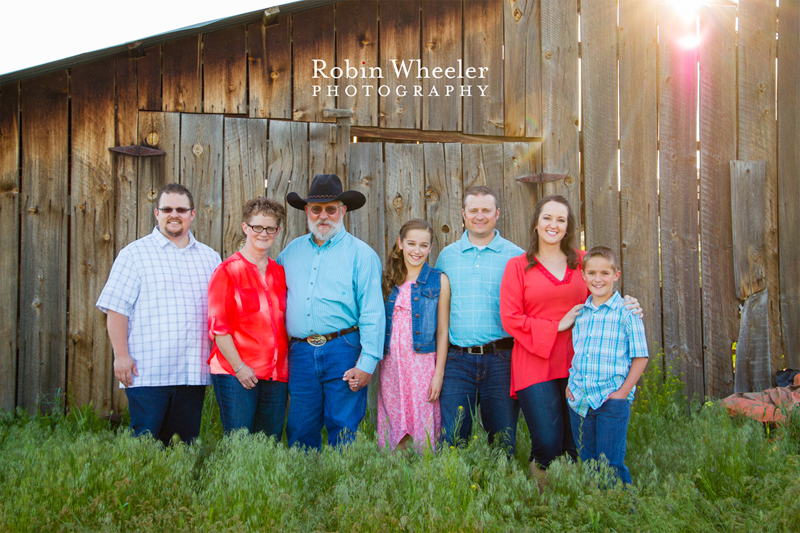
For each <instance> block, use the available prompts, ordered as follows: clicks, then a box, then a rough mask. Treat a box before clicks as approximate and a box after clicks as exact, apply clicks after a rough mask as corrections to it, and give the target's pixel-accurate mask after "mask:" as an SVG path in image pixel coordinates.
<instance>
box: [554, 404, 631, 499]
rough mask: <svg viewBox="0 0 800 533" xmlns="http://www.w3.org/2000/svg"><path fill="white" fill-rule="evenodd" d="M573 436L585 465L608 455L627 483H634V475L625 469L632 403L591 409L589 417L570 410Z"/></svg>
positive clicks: (604, 405)
mask: <svg viewBox="0 0 800 533" xmlns="http://www.w3.org/2000/svg"><path fill="white" fill-rule="evenodd" d="M569 415H570V422H571V424H572V434H573V436H574V437H575V442H577V444H578V452H579V453H580V456H581V460H582V461H588V460H589V459H596V460H598V461H599V460H600V456H601V455H605V456H606V459H607V460H608V464H609V466H611V467H613V468H614V470H615V471H616V472H617V475H618V476H619V478H620V479H621V480H622V482H623V483H626V484H630V483H631V473H630V471H629V470H628V467H627V466H625V464H624V463H625V445H626V442H627V438H628V421H629V420H630V418H631V404H630V403H628V400H606V401H605V403H604V404H603V405H601V406H600V407H599V408H598V409H592V408H589V412H588V413H586V417H585V418H584V417H582V416H581V415H579V414H578V413H576V412H575V411H574V410H572V409H570V410H569Z"/></svg>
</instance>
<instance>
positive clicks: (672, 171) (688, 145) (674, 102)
mask: <svg viewBox="0 0 800 533" xmlns="http://www.w3.org/2000/svg"><path fill="white" fill-rule="evenodd" d="M658 20H659V35H660V36H661V38H660V44H659V65H660V67H659V68H660V72H659V79H660V90H659V106H658V110H659V117H658V118H659V131H660V133H659V140H660V143H661V157H660V176H661V275H662V281H663V287H664V290H663V298H664V309H665V310H666V312H665V313H664V353H665V357H666V361H667V363H671V364H672V365H673V367H674V368H675V370H676V371H677V372H682V373H683V374H684V376H683V379H684V380H685V383H686V393H687V395H688V396H689V397H690V398H691V397H692V396H693V395H695V394H696V395H698V397H699V398H700V399H702V398H703V396H704V383H703V357H702V354H703V349H702V338H701V335H702V332H701V328H700V324H701V316H700V272H699V258H698V252H697V241H698V233H697V232H698V228H697V136H696V131H697V103H696V101H697V50H696V49H692V48H686V47H683V46H681V44H680V40H681V39H682V38H684V37H685V36H687V35H690V36H695V35H696V27H695V22H694V21H692V22H691V23H687V22H684V20H683V19H682V17H681V15H680V14H679V13H678V12H677V10H676V9H675V8H674V6H672V5H670V4H662V5H661V6H659V11H658Z"/></svg>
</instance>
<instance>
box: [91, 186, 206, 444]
mask: <svg viewBox="0 0 800 533" xmlns="http://www.w3.org/2000/svg"><path fill="white" fill-rule="evenodd" d="M156 205H157V206H158V207H156V208H155V211H154V214H155V217H156V220H157V222H158V225H157V226H156V227H155V228H154V229H153V232H152V233H151V234H149V235H147V236H146V237H142V238H141V239H138V240H136V241H134V242H132V243H131V244H129V245H128V246H126V247H125V248H123V249H122V251H121V252H120V253H119V256H118V257H117V259H116V260H115V261H114V265H113V266H112V267H111V273H110V274H109V276H108V281H107V282H106V285H105V287H104V288H103V292H102V293H101V294H100V298H99V299H98V300H97V307H98V308H99V309H100V310H101V311H103V312H104V313H107V315H108V319H107V327H108V336H109V338H110V339H111V346H112V347H113V349H114V375H115V376H116V378H117V379H118V380H119V381H120V386H124V387H125V388H126V391H125V392H126V394H127V396H128V408H129V410H130V414H131V428H132V429H133V430H134V434H135V435H137V436H139V435H143V434H145V433H150V434H151V435H153V436H154V437H156V438H158V439H159V440H160V441H161V442H163V443H164V444H169V441H170V440H171V439H172V436H173V435H175V434H177V435H178V437H179V438H180V439H181V440H182V441H184V442H190V441H192V440H194V439H195V438H197V436H198V435H199V433H200V422H201V419H202V414H203V399H204V397H205V390H206V385H208V384H209V383H210V381H211V380H210V375H209V370H208V364H207V359H208V356H209V353H210V351H211V349H210V340H209V338H208V280H209V279H210V278H211V274H213V272H214V270H215V269H216V268H217V266H218V265H219V264H220V262H221V260H220V256H219V254H218V253H217V252H215V251H214V250H212V249H211V248H209V247H208V246H206V245H204V244H202V243H200V242H198V241H197V240H195V238H194V236H193V235H192V233H191V231H190V230H189V228H190V226H191V224H192V220H193V219H194V216H195V210H194V199H193V198H192V194H191V193H190V192H189V190H188V189H187V188H186V187H184V186H183V185H179V184H177V183H171V184H169V185H166V186H165V187H164V188H162V189H161V191H159V193H158V196H157V197H156Z"/></svg>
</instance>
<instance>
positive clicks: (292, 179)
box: [267, 120, 309, 257]
mask: <svg viewBox="0 0 800 533" xmlns="http://www.w3.org/2000/svg"><path fill="white" fill-rule="evenodd" d="M267 164H268V168H267V196H269V197H270V198H274V199H276V200H277V201H279V202H283V205H284V207H286V227H285V229H284V230H283V231H281V232H280V233H279V234H278V238H277V239H276V240H275V244H273V245H272V248H270V249H269V252H270V257H277V256H278V254H279V253H280V252H281V250H283V248H284V247H285V246H286V245H287V244H288V243H290V242H291V241H292V240H293V239H295V238H297V237H299V236H301V235H305V234H306V233H307V232H308V230H307V225H306V214H305V212H304V211H300V210H297V209H295V208H294V207H292V206H290V205H289V204H288V203H287V202H286V195H287V194H289V193H290V192H296V193H297V194H299V195H300V197H301V198H305V197H306V194H307V193H308V183H309V181H308V124H306V123H293V122H284V121H280V120H273V121H270V124H269V150H268V153H267Z"/></svg>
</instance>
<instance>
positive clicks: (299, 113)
mask: <svg viewBox="0 0 800 533" xmlns="http://www.w3.org/2000/svg"><path fill="white" fill-rule="evenodd" d="M292 118H293V119H294V120H300V119H301V118H303V112H302V111H295V112H294V113H292Z"/></svg>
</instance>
